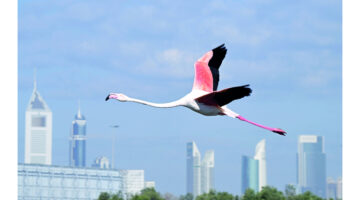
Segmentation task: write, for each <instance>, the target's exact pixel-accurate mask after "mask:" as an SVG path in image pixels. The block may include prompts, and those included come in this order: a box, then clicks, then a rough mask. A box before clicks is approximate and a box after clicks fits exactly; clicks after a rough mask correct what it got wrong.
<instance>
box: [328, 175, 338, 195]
mask: <svg viewBox="0 0 360 200" xmlns="http://www.w3.org/2000/svg"><path fill="white" fill-rule="evenodd" d="M326 185H327V187H326V189H327V190H326V197H327V199H331V198H332V199H334V200H336V198H337V183H336V181H335V180H334V179H333V178H331V177H328V178H327V180H326Z"/></svg>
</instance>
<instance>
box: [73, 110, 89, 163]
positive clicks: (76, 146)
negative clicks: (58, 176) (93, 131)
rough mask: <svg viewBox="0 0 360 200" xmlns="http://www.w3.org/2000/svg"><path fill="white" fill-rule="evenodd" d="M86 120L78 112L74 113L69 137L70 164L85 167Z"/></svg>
mask: <svg viewBox="0 0 360 200" xmlns="http://www.w3.org/2000/svg"><path fill="white" fill-rule="evenodd" d="M85 151H86V120H85V117H84V115H82V114H81V112H80V106H79V110H78V113H77V114H76V115H75V120H74V121H73V122H72V130H71V137H70V166H74V167H85V166H86V152H85Z"/></svg>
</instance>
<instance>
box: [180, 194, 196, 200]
mask: <svg viewBox="0 0 360 200" xmlns="http://www.w3.org/2000/svg"><path fill="white" fill-rule="evenodd" d="M193 198H194V196H193V194H191V193H187V194H186V195H185V196H184V195H180V197H179V200H193Z"/></svg>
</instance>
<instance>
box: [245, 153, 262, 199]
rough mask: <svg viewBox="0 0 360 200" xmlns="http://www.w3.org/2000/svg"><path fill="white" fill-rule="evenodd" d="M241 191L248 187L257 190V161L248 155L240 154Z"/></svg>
mask: <svg viewBox="0 0 360 200" xmlns="http://www.w3.org/2000/svg"><path fill="white" fill-rule="evenodd" d="M241 161H242V162H241V177H242V178H241V192H242V194H245V191H246V190H247V189H248V188H250V189H253V190H254V191H255V192H258V191H259V161H258V160H255V159H253V158H251V157H249V156H242V160H241Z"/></svg>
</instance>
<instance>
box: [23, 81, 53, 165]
mask: <svg viewBox="0 0 360 200" xmlns="http://www.w3.org/2000/svg"><path fill="white" fill-rule="evenodd" d="M51 148H52V112H51V110H50V108H49V106H48V105H47V104H46V102H45V101H44V99H43V98H42V97H41V95H40V93H39V92H38V91H37V88H36V80H34V90H33V92H32V95H31V97H30V102H29V104H28V106H27V109H26V113H25V163H33V164H36V163H37V164H46V165H51V153H52V152H51Z"/></svg>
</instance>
